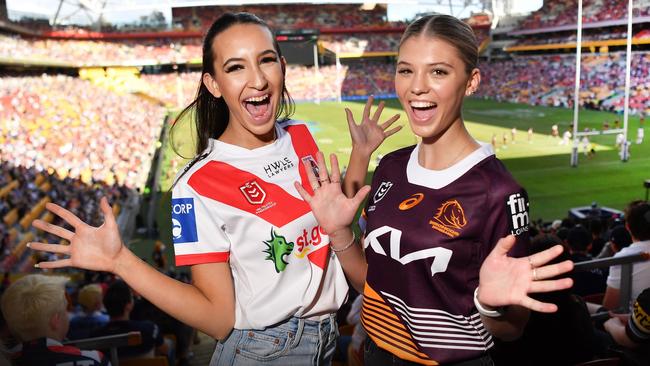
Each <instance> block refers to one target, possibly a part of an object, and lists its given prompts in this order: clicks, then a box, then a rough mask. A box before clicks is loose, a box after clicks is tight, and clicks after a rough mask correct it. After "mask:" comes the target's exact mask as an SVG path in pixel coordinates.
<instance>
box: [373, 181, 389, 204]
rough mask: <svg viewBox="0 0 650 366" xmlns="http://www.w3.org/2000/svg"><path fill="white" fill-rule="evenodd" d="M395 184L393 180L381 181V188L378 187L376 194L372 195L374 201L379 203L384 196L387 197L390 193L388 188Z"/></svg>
mask: <svg viewBox="0 0 650 366" xmlns="http://www.w3.org/2000/svg"><path fill="white" fill-rule="evenodd" d="M392 186H393V183H392V182H381V184H380V185H379V188H377V192H375V195H374V196H373V197H372V200H373V201H374V203H377V202H379V201H381V200H382V198H384V197H386V194H388V190H389V189H390V188H391V187H392Z"/></svg>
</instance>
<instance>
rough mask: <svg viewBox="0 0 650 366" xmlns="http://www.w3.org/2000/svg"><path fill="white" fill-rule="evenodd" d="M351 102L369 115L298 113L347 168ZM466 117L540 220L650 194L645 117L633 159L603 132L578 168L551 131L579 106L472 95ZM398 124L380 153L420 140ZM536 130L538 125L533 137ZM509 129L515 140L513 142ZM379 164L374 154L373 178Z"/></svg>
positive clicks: (167, 169) (163, 216)
mask: <svg viewBox="0 0 650 366" xmlns="http://www.w3.org/2000/svg"><path fill="white" fill-rule="evenodd" d="M345 106H347V107H349V108H351V109H352V111H353V112H354V113H355V116H361V113H362V110H363V106H364V103H361V102H344V103H337V102H323V103H321V104H315V103H299V104H297V106H296V113H295V115H294V118H296V119H300V120H303V121H306V122H307V123H308V124H309V127H310V129H311V131H312V133H313V134H314V136H315V137H316V140H317V142H318V145H319V147H320V148H321V150H323V152H324V153H325V154H326V155H327V154H329V153H332V152H333V153H336V154H337V155H338V157H339V161H340V162H341V164H342V165H345V164H346V162H347V160H348V157H349V153H350V137H349V134H348V131H347V122H346V120H345V113H344V111H343V108H344V107H345ZM400 112H402V111H401V108H400V106H399V103H398V102H397V100H389V101H387V107H386V109H385V110H384V114H383V117H384V118H388V117H389V116H391V115H393V114H395V113H400ZM464 119H465V121H466V123H467V126H468V129H469V130H470V132H471V133H472V135H473V136H474V137H475V138H476V139H478V140H480V141H485V142H490V141H491V140H492V136H493V135H496V136H497V156H498V157H499V158H500V159H502V160H503V162H504V163H505V164H506V166H507V167H508V168H509V169H510V171H511V172H512V174H513V175H514V177H515V178H516V179H517V180H518V181H519V183H520V184H521V185H522V186H524V188H526V190H527V191H528V194H529V198H530V202H531V207H530V213H531V218H532V219H534V220H537V219H542V220H544V221H550V220H553V219H556V218H563V217H566V216H567V212H568V210H569V209H570V208H571V207H578V206H588V205H590V204H591V203H592V202H593V201H596V202H597V203H598V204H599V205H601V206H607V207H612V208H616V209H623V208H624V206H625V205H626V203H628V202H629V201H631V200H634V199H640V198H644V197H645V190H644V188H643V181H644V180H645V179H649V178H650V142H648V140H647V139H646V141H644V142H643V143H642V144H640V145H637V144H634V140H636V131H637V128H638V125H639V119H638V117H631V118H630V126H629V131H630V132H629V133H628V139H629V140H632V141H633V145H632V147H631V149H630V160H629V161H628V162H625V163H623V162H621V161H620V159H619V157H618V150H617V149H616V148H615V136H614V135H600V136H593V137H591V142H592V143H593V144H594V145H593V147H594V148H595V150H596V153H595V154H594V155H593V156H592V157H591V158H588V157H587V156H586V155H585V154H584V153H583V151H582V149H581V152H580V156H579V165H578V167H576V168H574V167H571V166H570V164H569V162H570V149H571V148H570V146H567V145H562V144H561V140H562V139H561V138H554V137H552V136H551V126H552V125H553V124H557V125H558V127H559V131H560V135H561V134H562V133H563V132H564V131H566V130H567V129H569V125H570V124H571V121H572V120H573V110H569V109H564V108H549V107H531V106H528V105H523V104H513V103H498V102H494V101H487V100H479V99H471V100H468V101H466V103H465V111H464ZM615 119H619V120H620V121H621V124H622V116H619V115H616V114H612V113H607V112H596V111H584V110H582V111H580V127H581V129H582V128H585V127H589V128H592V129H601V128H602V125H603V122H605V121H607V122H608V123H609V124H610V126H613V125H614V120H615ZM397 123H400V124H402V125H404V126H405V128H403V129H402V130H401V131H400V132H399V133H397V134H395V135H394V136H392V137H390V138H389V139H388V140H387V141H385V142H384V144H383V145H382V146H381V147H380V148H379V150H378V151H377V152H376V154H386V153H388V152H390V151H392V150H395V149H397V148H400V147H403V146H408V145H412V144H414V143H416V142H417V140H416V138H415V137H414V135H413V134H412V133H411V132H410V129H409V128H408V124H407V121H406V117H405V115H404V114H403V113H402V117H401V118H400V120H399V121H398V122H397ZM178 127H179V128H177V129H176V132H175V133H174V141H175V143H176V144H177V145H179V144H180V145H181V149H180V150H181V152H183V154H184V155H186V156H189V155H190V154H191V151H192V150H191V149H192V141H193V139H192V133H191V129H190V124H189V123H188V121H183V122H181V124H180V125H179V126H178ZM513 127H514V128H516V129H517V132H516V135H515V141H514V143H513V141H512V139H511V130H512V128H513ZM529 128H532V129H533V134H532V136H531V137H530V139H529V136H528V129H529ZM504 134H505V135H506V136H507V140H508V141H507V145H505V146H504V144H503V135H504ZM164 156H165V158H164V162H163V182H162V187H161V188H162V190H163V192H167V191H168V190H169V187H170V184H171V181H172V177H173V175H174V173H175V170H173V169H171V165H170V159H171V158H172V157H174V156H176V154H175V153H174V152H173V151H172V150H170V149H169V148H167V149H166V150H165V155H164ZM176 159H178V158H176ZM375 161H376V159H373V161H372V164H371V167H370V172H369V175H368V179H370V177H371V174H372V171H373V170H374V166H375ZM184 163H185V161H184V160H180V159H179V161H178V165H177V166H178V167H182V166H183V165H184ZM160 204H161V207H160V208H161V209H160V210H159V214H160V216H159V217H160V221H159V224H160V227H161V234H163V236H167V235H168V234H167V233H166V230H165V229H163V228H165V227H167V226H168V224H167V223H166V221H167V220H168V217H169V216H168V215H169V213H168V209H167V207H168V204H169V197H168V194H165V195H163V200H162V202H161V203H160Z"/></svg>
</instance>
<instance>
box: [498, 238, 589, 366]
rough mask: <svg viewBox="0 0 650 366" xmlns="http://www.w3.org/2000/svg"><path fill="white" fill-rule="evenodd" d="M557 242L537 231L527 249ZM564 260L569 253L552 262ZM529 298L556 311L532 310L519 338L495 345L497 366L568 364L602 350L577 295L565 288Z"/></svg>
mask: <svg viewBox="0 0 650 366" xmlns="http://www.w3.org/2000/svg"><path fill="white" fill-rule="evenodd" d="M561 243H562V240H561V239H560V238H558V237H557V236H556V235H553V234H539V235H537V236H536V237H534V238H533V239H532V241H531V252H532V253H539V252H541V251H543V250H546V249H548V248H551V247H553V246H554V245H557V244H561ZM567 259H570V255H569V253H568V252H564V253H562V254H561V255H560V256H558V257H557V258H555V259H554V260H553V263H559V262H561V261H563V260H567ZM533 298H535V299H536V300H538V301H542V302H546V303H553V304H555V305H557V307H558V311H557V312H555V313H539V312H532V313H531V314H530V319H529V320H528V323H527V324H526V328H525V329H524V331H523V335H522V337H521V338H520V339H518V340H517V341H515V342H512V343H509V344H506V345H505V348H503V349H499V348H497V351H499V353H498V354H497V355H496V356H495V358H496V359H497V360H496V361H497V362H496V364H497V365H499V366H504V365H508V366H510V365H512V366H521V365H527V366H545V365H553V366H570V365H574V364H576V363H578V362H585V361H589V360H591V359H592V358H593V357H594V356H595V355H596V354H600V353H602V351H601V350H600V345H599V344H598V343H597V342H598V341H597V338H596V335H595V333H594V328H593V325H592V321H591V318H590V315H589V311H588V309H587V306H586V304H585V302H584V300H583V299H582V297H581V296H578V295H576V294H575V293H574V291H573V290H572V289H565V290H560V291H554V292H549V293H543V294H536V295H534V296H533ZM549 350H552V352H550V351H549Z"/></svg>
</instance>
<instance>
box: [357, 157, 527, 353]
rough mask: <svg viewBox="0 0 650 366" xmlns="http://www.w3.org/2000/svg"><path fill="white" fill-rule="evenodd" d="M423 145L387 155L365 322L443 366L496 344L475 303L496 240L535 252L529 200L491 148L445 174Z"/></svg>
mask: <svg viewBox="0 0 650 366" xmlns="http://www.w3.org/2000/svg"><path fill="white" fill-rule="evenodd" d="M419 146H420V145H417V146H415V147H413V146H411V147H407V148H404V149H401V150H397V151H395V152H393V153H391V154H388V155H386V156H385V157H384V158H383V159H382V160H381V162H380V164H379V166H378V168H377V170H376V171H375V174H374V177H373V183H372V190H371V191H370V195H369V198H368V202H367V205H366V208H365V217H366V220H367V221H366V227H365V240H364V248H365V255H366V258H367V261H368V275H367V279H366V284H365V288H364V303H363V310H362V316H361V321H362V324H363V326H364V328H365V329H366V331H367V333H368V335H369V336H370V338H371V339H372V340H373V341H374V342H375V343H376V344H377V345H378V346H379V347H380V348H382V349H385V350H387V351H389V352H391V353H392V354H394V355H396V356H397V357H400V358H402V359H405V360H409V361H412V362H416V363H420V364H425V365H435V364H447V363H454V362H459V361H463V360H468V359H473V358H476V357H480V356H481V355H483V354H484V353H485V352H486V350H488V349H489V348H491V347H492V346H493V340H492V337H491V335H490V334H489V333H488V332H487V330H486V329H485V327H484V325H483V323H482V321H481V319H480V316H479V314H478V312H477V310H476V308H475V307H474V302H473V293H474V289H475V288H476V287H477V286H478V279H479V269H480V267H481V264H482V263H483V260H484V259H485V258H486V257H487V255H488V254H489V253H490V251H491V250H492V248H493V247H494V245H495V244H496V242H497V241H498V240H499V239H500V238H502V237H505V236H507V235H508V234H511V233H512V234H515V235H516V236H517V241H518V242H517V243H516V244H515V246H514V248H513V249H512V250H511V253H509V255H511V256H515V257H519V256H522V255H525V254H527V252H528V225H529V218H528V199H527V196H526V192H525V191H524V190H523V189H522V188H521V187H520V186H519V185H518V184H517V183H516V182H515V180H514V179H513V178H512V176H511V175H510V174H509V173H508V171H507V170H506V168H505V167H504V166H503V164H502V163H501V162H500V161H499V160H498V159H497V158H496V157H495V156H494V152H493V151H492V148H491V146H490V145H482V146H481V147H480V148H479V149H477V150H476V151H474V152H473V153H472V154H470V155H469V156H467V157H466V158H464V159H463V160H461V161H460V162H458V163H456V164H455V165H453V166H452V167H449V168H447V169H445V170H440V171H434V170H429V169H425V168H423V167H422V166H420V164H419V163H418V150H419Z"/></svg>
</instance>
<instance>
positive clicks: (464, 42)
mask: <svg viewBox="0 0 650 366" xmlns="http://www.w3.org/2000/svg"><path fill="white" fill-rule="evenodd" d="M477 63H478V52H477V44H476V39H475V36H474V34H473V31H472V29H471V28H470V27H469V26H468V25H467V24H465V23H463V22H461V21H460V20H458V19H456V18H454V17H451V16H446V15H431V16H427V17H423V18H421V19H418V20H416V21H415V22H413V23H412V24H411V25H409V27H408V28H407V29H406V31H405V33H404V35H403V36H402V39H401V42H400V46H399V53H398V60H397V69H396V74H395V89H396V92H397V96H398V98H399V100H400V103H401V104H402V106H403V108H404V110H405V111H406V112H407V115H408V117H409V123H410V127H411V129H412V131H413V133H414V134H415V135H417V136H418V137H420V138H421V142H420V143H418V144H417V145H416V146H412V147H407V148H404V149H400V150H397V151H394V152H392V153H390V154H388V155H386V156H384V157H383V158H382V161H381V163H380V165H379V166H378V167H377V169H376V170H375V173H374V177H373V184H372V188H371V187H367V186H366V187H363V188H361V189H360V191H359V192H358V193H359V194H364V195H367V194H368V193H369V192H370V195H369V197H368V202H367V204H366V206H365V217H366V221H365V226H366V227H365V228H362V230H363V231H365V233H364V234H365V238H364V239H363V240H361V243H363V245H359V244H357V240H356V238H355V235H354V233H353V230H352V228H351V227H350V225H351V223H352V220H353V218H354V216H355V212H356V210H357V207H358V206H357V202H358V199H349V198H347V197H346V196H345V195H344V194H343V192H342V191H341V188H340V186H339V185H338V184H331V183H330V182H336V181H338V180H340V174H339V168H338V162H337V160H336V156H334V155H332V156H331V157H330V162H331V175H330V177H329V181H328V179H326V177H325V174H326V172H327V167H326V165H325V161H324V160H325V159H324V157H323V156H322V154H319V156H318V165H319V169H320V178H319V179H316V178H315V176H313V175H312V176H311V177H310V182H309V185H310V187H308V188H311V189H313V190H314V193H309V192H308V191H306V190H304V189H302V187H304V185H302V186H301V185H300V184H299V183H295V184H296V187H297V188H298V190H299V191H300V193H301V195H302V197H303V198H304V199H305V200H306V201H307V202H308V203H309V204H310V206H311V208H312V211H313V212H314V215H315V216H316V218H317V220H318V222H319V223H320V225H321V227H322V228H323V229H324V230H325V231H326V232H328V233H329V237H330V245H331V247H332V250H333V251H334V252H335V253H336V254H337V257H338V258H339V260H340V262H341V264H342V265H343V269H344V271H345V274H346V276H347V277H348V279H349V280H350V282H351V284H352V285H353V286H354V287H355V288H356V289H357V290H358V291H359V292H361V293H363V294H364V304H363V310H362V316H361V321H362V324H363V326H364V328H365V330H366V332H367V333H368V335H369V339H368V341H367V344H366V349H365V362H366V364H367V365H373V366H381V365H417V364H424V365H438V364H444V365H464V366H465V365H492V364H493V360H492V359H491V357H490V355H489V353H488V352H489V350H490V349H491V348H492V347H493V346H494V344H495V340H494V338H497V339H503V340H509V339H513V338H516V337H518V336H519V334H520V333H521V332H522V330H523V327H524V325H525V323H526V321H527V319H528V311H529V309H532V310H535V311H541V312H553V311H555V310H556V306H555V305H554V304H548V303H542V302H539V301H536V300H534V299H533V298H531V297H529V294H530V293H535V292H547V291H554V290H559V289H564V288H567V287H570V286H571V284H572V282H571V280H570V279H568V278H565V279H554V277H555V276H557V275H559V274H562V273H566V272H567V271H569V270H571V269H572V268H573V267H572V263H571V262H570V261H565V262H562V263H559V264H554V265H546V263H548V262H549V261H550V260H551V259H552V258H554V257H556V256H557V255H558V254H559V253H561V252H562V247H561V246H559V245H558V246H556V247H553V248H551V249H548V250H546V251H543V252H540V253H536V254H533V255H530V256H527V255H526V254H527V252H528V251H527V249H528V248H527V244H528V243H527V230H528V224H529V222H528V202H527V197H526V193H525V191H524V190H523V189H522V188H521V187H520V186H519V185H518V184H517V183H516V182H515V181H514V179H513V178H512V176H511V175H510V174H509V173H508V172H507V170H506V169H505V167H504V166H503V164H501V163H500V162H499V161H498V159H496V158H495V157H494V152H493V150H492V149H491V147H490V145H489V144H480V143H478V142H477V141H476V140H474V138H472V136H471V135H470V134H469V132H468V131H467V129H466V128H465V125H464V122H463V119H462V115H461V110H462V104H463V99H464V98H465V97H466V96H469V95H471V94H472V93H474V92H475V91H476V89H477V88H478V86H479V82H480V72H479V69H478V68H477ZM508 234H512V235H509V236H507V235H508ZM504 237H505V238H504ZM499 238H503V239H501V240H499ZM515 241H518V243H517V245H514V244H515ZM517 257H518V258H517ZM493 337H494V338H493Z"/></svg>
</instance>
